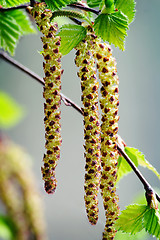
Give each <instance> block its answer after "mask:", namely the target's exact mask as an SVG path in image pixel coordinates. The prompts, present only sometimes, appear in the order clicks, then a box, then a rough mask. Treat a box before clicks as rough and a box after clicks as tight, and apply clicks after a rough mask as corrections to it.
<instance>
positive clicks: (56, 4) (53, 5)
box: [45, 0, 75, 10]
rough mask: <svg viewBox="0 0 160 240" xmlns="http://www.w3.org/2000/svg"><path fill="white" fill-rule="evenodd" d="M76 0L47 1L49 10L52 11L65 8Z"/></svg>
mask: <svg viewBox="0 0 160 240" xmlns="http://www.w3.org/2000/svg"><path fill="white" fill-rule="evenodd" d="M73 2H75V0H56V1H55V0H45V3H46V4H47V6H48V8H49V9H51V10H58V9H61V8H62V7H65V6H66V5H67V4H70V3H73Z"/></svg>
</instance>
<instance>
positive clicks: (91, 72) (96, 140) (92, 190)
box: [75, 32, 101, 225]
mask: <svg viewBox="0 0 160 240" xmlns="http://www.w3.org/2000/svg"><path fill="white" fill-rule="evenodd" d="M94 43H95V35H94V34H92V33H90V32H88V35H87V36H86V38H85V39H84V40H83V41H81V43H79V44H78V46H76V50H77V52H76V58H75V63H76V65H77V66H78V67H80V68H79V72H78V76H79V77H80V79H81V89H82V102H83V112H84V139H85V145H84V148H85V158H86V166H85V170H86V173H85V185H84V189H85V197H84V198H85V205H86V211H87V216H88V219H89V222H90V223H91V224H93V225H94V224H96V223H97V220H98V212H99V210H98V198H97V194H98V188H99V181H100V171H101V164H100V121H99V113H98V82H97V77H96V68H95V59H94V57H93V52H94Z"/></svg>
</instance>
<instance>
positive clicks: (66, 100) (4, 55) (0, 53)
mask: <svg viewBox="0 0 160 240" xmlns="http://www.w3.org/2000/svg"><path fill="white" fill-rule="evenodd" d="M0 58H2V59H4V60H5V61H7V62H9V63H10V64H12V65H13V66H15V67H17V68H18V69H20V70H21V71H23V72H25V73H27V74H28V75H29V76H31V77H32V78H34V79H35V80H36V81H38V82H39V83H41V84H42V85H44V81H43V78H41V77H40V76H38V75H37V74H36V73H34V72H33V71H31V70H30V69H28V68H26V67H25V66H23V65H22V64H21V63H19V62H17V61H16V60H15V59H13V58H11V57H10V56H8V54H7V53H5V52H3V51H0ZM61 99H62V101H63V102H64V104H65V105H66V106H70V107H73V108H74V109H75V110H77V111H78V112H79V113H80V114H82V115H83V110H82V109H81V108H80V107H79V106H78V105H77V104H75V103H74V102H73V101H72V100H71V99H69V98H68V97H66V96H65V95H64V94H62V93H61ZM117 149H118V151H119V153H120V154H121V155H122V156H123V157H124V159H125V160H126V161H127V162H128V164H129V165H130V166H131V168H132V169H133V171H134V172H135V174H136V176H137V177H138V178H139V180H140V181H141V183H142V184H143V186H144V189H145V190H146V193H147V194H148V193H150V192H151V191H152V192H155V191H154V190H153V188H152V187H151V186H150V184H149V183H148V182H147V180H146V179H145V178H144V177H143V175H142V174H141V172H140V171H139V170H138V168H137V167H136V166H135V164H134V163H133V162H132V160H131V159H130V158H129V157H128V155H127V154H126V153H125V151H124V150H123V148H122V147H121V146H120V145H119V144H118V143H117ZM155 195H156V198H157V200H158V201H159V202H160V196H159V195H158V194H157V193H156V192H155Z"/></svg>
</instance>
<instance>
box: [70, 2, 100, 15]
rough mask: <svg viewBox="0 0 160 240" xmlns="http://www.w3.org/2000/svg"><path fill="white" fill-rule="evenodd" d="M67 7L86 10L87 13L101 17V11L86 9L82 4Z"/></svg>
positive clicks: (72, 4)
mask: <svg viewBox="0 0 160 240" xmlns="http://www.w3.org/2000/svg"><path fill="white" fill-rule="evenodd" d="M67 6H68V7H72V8H78V9H81V10H84V11H86V12H92V13H95V14H96V15H99V13H100V11H97V10H95V9H93V8H89V7H86V6H84V5H83V4H81V3H71V4H68V5H67Z"/></svg>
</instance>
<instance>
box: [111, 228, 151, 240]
mask: <svg viewBox="0 0 160 240" xmlns="http://www.w3.org/2000/svg"><path fill="white" fill-rule="evenodd" d="M147 236H148V233H146V231H145V230H142V231H141V232H139V233H136V234H134V235H131V234H130V233H124V232H122V231H118V232H117V233H116V236H115V240H146V239H147Z"/></svg>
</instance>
